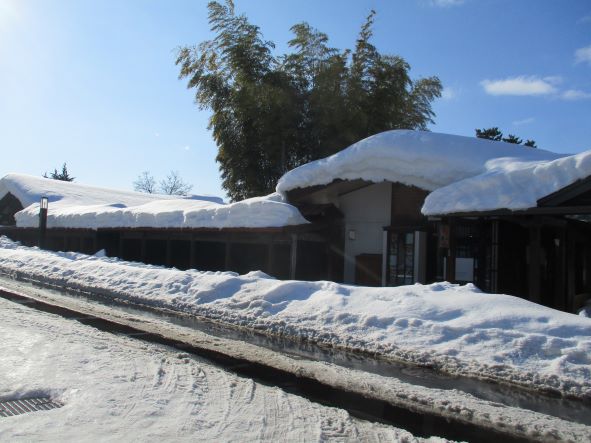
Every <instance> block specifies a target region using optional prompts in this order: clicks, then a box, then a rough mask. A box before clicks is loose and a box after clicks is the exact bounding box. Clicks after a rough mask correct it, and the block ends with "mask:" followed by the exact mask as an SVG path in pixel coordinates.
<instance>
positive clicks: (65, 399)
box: [0, 300, 443, 442]
mask: <svg viewBox="0 0 591 443" xmlns="http://www.w3.org/2000/svg"><path fill="white" fill-rule="evenodd" d="M0 335H1V336H2V339H3V344H2V359H0V373H1V374H2V377H0V400H8V399H18V398H27V397H30V396H39V395H47V396H50V397H51V398H52V399H53V400H56V401H59V402H62V403H63V405H64V406H63V407H62V408H60V409H53V410H50V411H41V412H33V413H28V414H22V415H18V416H14V417H8V418H2V419H0V440H2V441H114V442H118V441H195V440H196V439H197V440H199V441H212V442H214V441H215V442H219V441H268V442H277V441H288V442H292V441H293V442H295V441H387V442H389V441H404V442H419V441H424V440H423V439H421V438H415V437H414V436H413V435H412V434H410V433H409V432H406V431H404V430H401V429H397V428H394V427H389V426H385V425H380V424H377V423H370V422H366V421H361V420H357V419H355V418H352V417H351V416H349V414H348V413H347V412H346V411H343V410H340V409H335V408H329V407H325V406H321V405H319V404H316V403H312V402H310V401H308V400H306V399H303V398H301V397H299V396H296V395H292V394H288V393H285V392H284V391H282V390H280V389H278V388H274V387H270V386H265V385H261V384H259V383H256V382H254V381H252V380H249V379H245V378H242V377H238V376H235V375H233V374H231V373H228V372H226V371H224V370H221V369H219V368H216V367H215V366H213V365H211V364H210V363H207V362H206V361H203V360H201V359H199V358H196V357H192V356H190V355H188V354H184V353H181V352H178V351H174V350H172V349H170V348H167V347H162V346H156V345H151V344H148V343H145V342H142V341H138V340H134V339H130V338H125V337H121V336H117V335H114V334H109V333H104V332H101V331H98V330H96V329H95V328H92V327H89V326H84V325H81V324H79V323H77V322H76V321H72V320H65V319H62V318H60V317H57V316H54V315H51V314H47V313H40V312H37V311H34V310H31V309H27V308H25V307H22V306H19V305H18V304H15V303H11V302H8V301H6V300H0ZM431 441H443V440H440V439H437V438H434V439H431Z"/></svg>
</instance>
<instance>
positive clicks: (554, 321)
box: [0, 238, 591, 397]
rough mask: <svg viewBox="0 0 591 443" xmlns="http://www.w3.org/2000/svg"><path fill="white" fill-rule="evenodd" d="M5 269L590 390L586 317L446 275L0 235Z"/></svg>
mask: <svg viewBox="0 0 591 443" xmlns="http://www.w3.org/2000/svg"><path fill="white" fill-rule="evenodd" d="M0 270H1V271H2V272H3V273H12V274H15V275H20V276H26V277H29V278H35V279H40V280H41V279H42V280H43V281H49V282H53V283H55V284H57V285H63V286H67V287H71V288H80V289H84V290H87V291H92V292H96V293H100V294H103V295H106V296H110V297H117V298H118V299H123V300H129V301H130V302H134V303H141V304H146V305H151V306H156V307H166V308H169V309H173V310H178V311H185V312H190V313H194V314H196V315H202V316H206V317H208V318H210V319H214V320H219V321H222V322H225V323H227V324H231V325H235V326H241V327H247V328H252V329H257V330H259V331H261V332H263V333H266V334H281V335H288V336H293V337H296V338H300V339H308V340H311V341H313V342H317V343H324V344H328V345H332V346H338V347H343V348H348V349H355V350H364V351H368V352H376V353H379V354H383V355H385V356H388V357H392V358H396V359H402V360H405V361H409V362H413V363H418V364H424V365H431V366H434V367H436V368H439V369H441V370H443V371H447V372H450V373H458V374H466V375H472V376H479V377H488V378H493V379H498V380H505V381H510V382H514V383H519V384H522V385H528V386H532V387H535V388H547V389H552V390H556V391H558V392H562V393H564V394H569V395H575V396H586V397H589V396H591V320H590V319H588V318H584V317H582V316H577V315H572V314H567V313H564V312H559V311H555V310H553V309H550V308H546V307H543V306H540V305H537V304H534V303H531V302H528V301H526V300H522V299H520V298H517V297H512V296H508V295H499V294H484V293H481V292H480V291H479V290H478V289H477V288H475V287H474V286H473V285H466V286H458V285H453V284H449V283H437V284H432V285H418V284H417V285H413V286H402V287H396V288H366V287H355V286H347V285H341V284H337V283H332V282H304V281H278V280H274V279H272V278H264V276H263V275H261V274H260V273H250V274H246V275H242V276H240V275H237V274H235V273H231V272H199V271H195V270H190V271H184V272H183V271H178V270H175V269H165V268H159V267H155V266H148V265H142V264H138V263H127V262H122V261H118V260H116V259H110V258H102V257H93V256H86V255H83V254H77V253H53V252H48V251H39V250H38V249H36V248H26V247H22V246H18V245H17V244H16V243H14V242H11V241H10V240H8V239H6V238H0Z"/></svg>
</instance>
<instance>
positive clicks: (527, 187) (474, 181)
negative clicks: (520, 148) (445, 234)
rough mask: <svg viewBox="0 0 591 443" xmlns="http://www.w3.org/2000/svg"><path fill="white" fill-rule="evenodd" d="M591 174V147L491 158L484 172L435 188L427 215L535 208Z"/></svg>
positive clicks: (426, 201)
mask: <svg viewBox="0 0 591 443" xmlns="http://www.w3.org/2000/svg"><path fill="white" fill-rule="evenodd" d="M589 176H591V150H590V151H585V152H581V153H580V154H576V155H569V156H565V157H562V158H558V159H556V160H552V161H537V162H520V161H508V160H506V159H497V160H491V161H490V162H488V163H487V164H486V170H485V171H484V172H483V173H482V174H478V175H476V176H474V177H469V178H466V179H464V180H460V181H458V182H455V183H452V184H450V185H448V186H445V187H443V188H439V189H437V190H436V191H433V192H432V193H431V194H429V195H428V196H427V198H426V199H425V204H424V205H423V208H422V212H423V214H425V215H435V214H452V213H456V212H482V211H492V210H495V209H510V210H513V211H515V210H523V209H529V208H534V207H536V206H537V201H538V200H539V199H541V198H542V197H546V196H547V195H550V194H552V193H554V192H556V191H558V190H560V189H562V188H564V187H565V186H568V185H570V184H572V183H574V182H576V181H577V180H580V179H584V178H586V177H589Z"/></svg>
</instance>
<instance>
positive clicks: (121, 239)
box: [117, 233, 123, 259]
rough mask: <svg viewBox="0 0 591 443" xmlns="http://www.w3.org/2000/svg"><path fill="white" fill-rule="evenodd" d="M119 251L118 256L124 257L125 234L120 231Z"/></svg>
mask: <svg viewBox="0 0 591 443" xmlns="http://www.w3.org/2000/svg"><path fill="white" fill-rule="evenodd" d="M118 249H119V252H118V254H117V255H118V257H119V258H120V259H123V234H122V233H119V248H118Z"/></svg>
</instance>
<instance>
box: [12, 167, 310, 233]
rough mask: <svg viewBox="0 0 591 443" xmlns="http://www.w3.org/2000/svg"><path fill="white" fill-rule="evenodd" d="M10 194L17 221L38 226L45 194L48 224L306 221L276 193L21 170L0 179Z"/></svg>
mask: <svg viewBox="0 0 591 443" xmlns="http://www.w3.org/2000/svg"><path fill="white" fill-rule="evenodd" d="M9 192H10V193H11V194H12V195H14V196H15V197H16V198H17V199H18V200H19V201H20V202H21V204H22V205H23V207H24V209H23V210H22V211H20V212H18V213H17V214H16V215H15V219H16V223H17V226H19V227H23V228H24V227H37V226H38V223H39V201H40V199H41V197H42V196H46V197H48V199H49V211H48V217H47V226H48V227H49V228H57V227H63V228H89V229H97V228H115V227H117V228H120V227H129V228H132V227H153V228H219V229H221V228H256V227H279V226H287V225H298V224H304V223H307V221H306V220H305V219H304V218H303V217H302V215H301V214H300V213H299V211H298V210H297V209H296V208H295V207H293V206H291V205H289V204H287V203H284V202H283V201H282V198H281V197H280V196H278V195H276V194H272V195H271V196H266V197H257V198H252V199H248V200H243V201H241V202H237V203H232V204H223V200H222V199H220V198H219V197H213V196H189V197H173V196H168V195H156V194H143V193H138V192H129V191H117V190H113V189H104V188H97V187H93V186H86V185H80V184H78V183H70V182H63V181H58V180H51V179H46V178H40V177H33V176H29V175H22V174H8V175H6V176H5V177H4V178H2V179H1V180H0V198H2V197H4V195H6V194H7V193H9Z"/></svg>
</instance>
